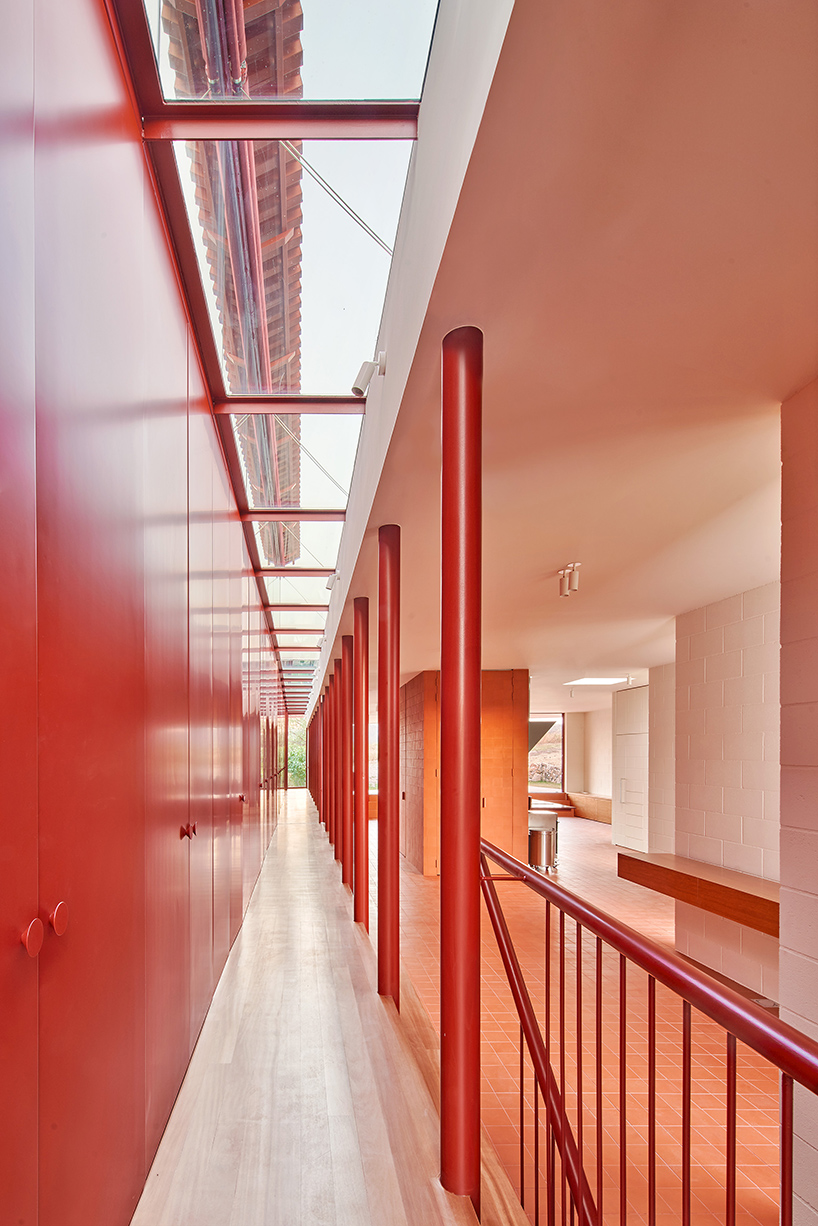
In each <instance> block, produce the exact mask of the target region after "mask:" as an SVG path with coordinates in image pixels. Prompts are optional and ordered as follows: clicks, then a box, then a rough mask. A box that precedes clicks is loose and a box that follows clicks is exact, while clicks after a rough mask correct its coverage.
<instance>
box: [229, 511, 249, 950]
mask: <svg viewBox="0 0 818 1226" xmlns="http://www.w3.org/2000/svg"><path fill="white" fill-rule="evenodd" d="M243 551H244V532H243V530H242V527H241V522H240V521H239V520H238V516H237V515H236V516H235V517H234V518H233V520H232V522H231V524H230V601H229V609H230V781H229V792H230V943H231V945H232V943H233V941H234V940H235V938H236V933H237V932H238V930H239V927H240V926H241V921H242V917H243V915H244V907H243V905H242V904H243V900H242V841H243V838H244V826H243V819H244V803H243V802H242V800H241V797H242V795H246V793H245V792H244V778H243V771H242V765H243V764H242V752H241V749H242V678H241V662H242V652H241V646H242V636H241V625H242V616H241V606H242V593H243V590H244V584H243V581H242V573H241V572H242V561H243Z"/></svg>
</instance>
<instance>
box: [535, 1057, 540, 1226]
mask: <svg viewBox="0 0 818 1226" xmlns="http://www.w3.org/2000/svg"><path fill="white" fill-rule="evenodd" d="M534 1226H540V1083H539V1081H538V1080H537V1070H536V1069H535V1070H534Z"/></svg>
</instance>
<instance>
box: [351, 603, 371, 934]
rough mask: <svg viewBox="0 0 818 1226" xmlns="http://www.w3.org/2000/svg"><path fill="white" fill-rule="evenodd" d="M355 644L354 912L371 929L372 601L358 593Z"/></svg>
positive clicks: (353, 704) (353, 774)
mask: <svg viewBox="0 0 818 1226" xmlns="http://www.w3.org/2000/svg"><path fill="white" fill-rule="evenodd" d="M353 608H354V616H355V623H354V629H355V635H354V638H355V648H354V653H353V656H354V658H353V674H354V679H355V680H354V693H353V696H352V699H353V701H352V708H353V724H354V734H353V755H354V763H353V772H352V778H353V791H354V798H355V799H354V813H353V841H354V859H355V890H354V903H353V915H354V919H355V923H356V924H363V926H364V927H365V928H366V930H367V932H368V931H369V601H368V599H367V598H366V596H358V597H356V599H355V603H354V606H353Z"/></svg>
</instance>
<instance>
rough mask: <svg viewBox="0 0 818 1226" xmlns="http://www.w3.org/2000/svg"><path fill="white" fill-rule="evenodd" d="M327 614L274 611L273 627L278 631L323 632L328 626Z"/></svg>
mask: <svg viewBox="0 0 818 1226" xmlns="http://www.w3.org/2000/svg"><path fill="white" fill-rule="evenodd" d="M326 621H327V616H326V614H325V613H302V612H301V611H300V610H298V611H296V612H292V613H291V612H286V613H284V612H279V611H278V610H276V609H274V610H273V625H274V626H275V628H276V630H323V629H324V626H325V625H326Z"/></svg>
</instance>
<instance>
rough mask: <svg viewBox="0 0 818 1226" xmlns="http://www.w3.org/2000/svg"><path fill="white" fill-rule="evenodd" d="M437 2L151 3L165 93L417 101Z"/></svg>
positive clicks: (148, 3)
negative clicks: (414, 99)
mask: <svg viewBox="0 0 818 1226" xmlns="http://www.w3.org/2000/svg"><path fill="white" fill-rule="evenodd" d="M436 8H437V4H436V0H411V2H410V0H343V3H341V2H340V0H255V2H254V3H252V4H250V3H247V4H234V3H233V2H232V0H201V3H197V4H193V3H191V0H145V9H146V12H147V14H148V24H149V25H150V29H151V36H152V38H153V45H154V52H155V54H156V62H157V67H158V69H159V78H160V81H161V84H162V92H163V93H164V96H165V98H167V99H169V100H174V101H177V100H182V99H184V100H188V99H193V98H208V99H213V98H236V97H239V98H241V97H245V98H257V99H271V98H288V99H294V98H305V99H316V100H318V99H338V100H349V101H356V100H366V99H379V98H382V99H389V98H419V97H420V92H421V88H422V86H423V77H424V74H425V71H426V62H427V59H428V57H429V46H430V43H431V39H432V30H433V28H434V21H435V12H436ZM236 17H238V20H236V19H235V18H236Z"/></svg>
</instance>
